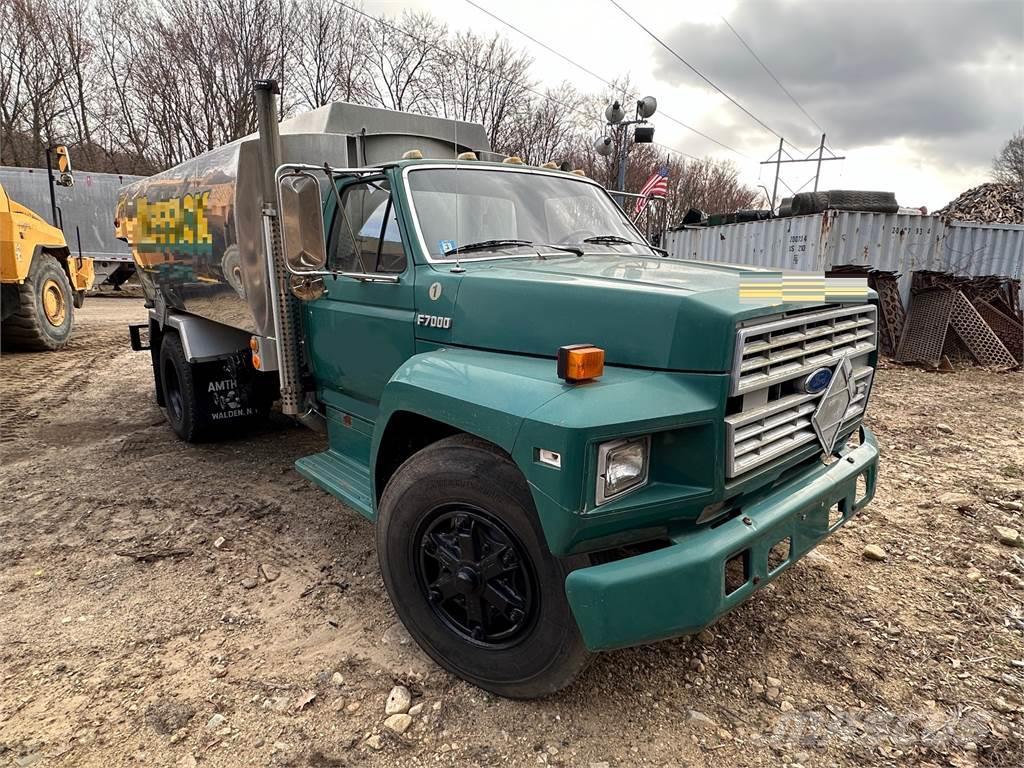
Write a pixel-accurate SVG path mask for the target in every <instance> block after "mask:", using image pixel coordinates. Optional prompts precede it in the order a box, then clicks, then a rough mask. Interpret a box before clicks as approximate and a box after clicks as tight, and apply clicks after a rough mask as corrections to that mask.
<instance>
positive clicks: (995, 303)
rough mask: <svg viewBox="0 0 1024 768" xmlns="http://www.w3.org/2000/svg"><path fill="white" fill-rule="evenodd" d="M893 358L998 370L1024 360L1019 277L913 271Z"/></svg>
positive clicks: (900, 360) (898, 360)
mask: <svg viewBox="0 0 1024 768" xmlns="http://www.w3.org/2000/svg"><path fill="white" fill-rule="evenodd" d="M879 298H880V300H881V302H880V303H881V305H882V318H883V321H882V323H881V326H882V334H881V335H882V338H883V351H884V349H885V348H884V340H885V330H884V329H885V326H886V324H887V322H888V320H887V318H886V309H885V304H886V302H885V299H883V298H882V291H879ZM896 298H897V300H898V298H899V296H898V293H897V296H896ZM889 342H890V343H891V337H890V339H889ZM894 357H895V359H896V361H897V362H901V363H921V364H923V365H927V366H929V367H931V368H942V369H946V370H948V369H951V368H952V367H953V363H954V362H960V363H963V362H974V363H976V364H978V365H982V366H986V367H991V368H999V369H1010V368H1017V367H1019V366H1020V365H1022V364H1024V319H1022V315H1021V310H1020V281H1019V280H1013V279H1011V278H1007V277H973V278H972V277H954V276H953V275H949V274H947V273H944V272H928V271H919V272H915V273H914V278H913V284H912V288H911V297H910V307H909V309H908V311H907V313H906V319H905V322H904V323H903V327H902V331H901V333H900V335H899V342H898V344H897V345H896V353H895V355H894Z"/></svg>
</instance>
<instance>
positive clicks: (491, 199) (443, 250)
mask: <svg viewBox="0 0 1024 768" xmlns="http://www.w3.org/2000/svg"><path fill="white" fill-rule="evenodd" d="M408 183H409V192H410V194H411V195H412V201H413V206H414V208H415V210H416V218H417V220H418V223H419V228H420V231H421V232H422V233H423V242H424V245H425V247H426V249H427V253H428V254H429V256H430V258H431V259H449V260H450V259H452V258H454V256H455V254H456V253H458V258H459V259H461V260H463V261H465V260H468V259H486V258H494V256H495V254H496V253H498V254H500V255H518V254H522V253H529V245H528V244H527V243H529V244H537V245H539V246H540V248H539V250H542V251H543V250H545V249H544V248H543V246H542V245H541V244H551V245H574V246H580V247H581V248H583V250H586V251H598V252H618V253H623V254H629V255H636V254H643V255H647V256H649V255H652V251H651V249H650V247H649V246H647V245H646V244H644V243H643V242H642V239H643V238H642V237H641V236H640V234H639V233H638V232H637V231H636V230H635V229H633V227H632V226H631V225H630V223H629V221H628V220H627V219H626V218H625V216H624V215H623V213H622V211H621V210H620V209H619V208H618V206H616V205H615V203H613V202H612V200H611V199H610V198H609V197H608V195H606V194H605V192H604V190H602V189H601V188H600V187H598V186H596V185H594V184H591V183H589V182H584V181H580V180H577V179H576V178H575V177H573V176H569V175H566V176H563V177H559V176H556V175H553V174H547V173H529V172H521V171H512V170H504V169H501V168H488V167H478V168H422V169H421V168H414V169H412V170H410V171H409V174H408ZM593 238H597V241H596V242H587V241H588V239H593ZM492 241H493V245H491V242H492ZM510 241H526V242H520V243H515V242H510ZM467 246H474V247H473V248H471V249H470V250H468V251H463V250H462V249H464V248H466V247H467ZM481 246H483V247H481Z"/></svg>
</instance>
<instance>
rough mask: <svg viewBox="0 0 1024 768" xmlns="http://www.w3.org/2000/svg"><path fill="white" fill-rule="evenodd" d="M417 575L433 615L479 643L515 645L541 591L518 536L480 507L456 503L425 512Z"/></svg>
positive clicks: (526, 628)
mask: <svg viewBox="0 0 1024 768" xmlns="http://www.w3.org/2000/svg"><path fill="white" fill-rule="evenodd" d="M414 549H415V555H416V562H417V577H418V580H419V582H420V586H421V588H422V589H423V592H424V595H425V596H426V599H427V602H428V603H429V605H430V607H431V609H432V610H433V611H434V614H435V615H436V616H437V617H438V618H439V619H440V620H441V621H442V622H443V623H444V624H445V625H446V626H447V627H448V628H449V629H451V630H452V631H453V632H454V633H455V634H457V635H459V636H460V637H462V638H463V639H464V640H467V641H468V642H470V643H473V644H475V645H480V646H484V647H488V648H504V647H508V646H511V645H515V644H516V643H517V642H519V641H520V640H522V639H523V638H524V637H525V636H526V635H527V634H529V631H530V629H532V627H533V625H534V623H535V620H536V616H537V610H538V607H539V606H538V603H539V595H538V594H537V589H536V578H535V577H534V572H533V566H532V563H531V562H530V560H529V558H528V557H527V556H526V555H525V550H524V548H523V546H522V544H521V543H520V542H519V540H518V539H517V538H516V536H515V534H513V533H512V532H511V531H510V530H509V529H508V528H507V527H506V526H504V525H502V524H501V523H500V522H499V521H498V520H496V519H495V518H494V517H492V516H491V515H489V514H487V513H486V512H485V511H483V510H482V509H479V508H477V507H474V506H471V505H468V504H456V505H448V506H444V507H440V508H438V509H435V510H434V511H433V512H432V513H431V514H429V515H427V517H426V519H425V521H424V523H423V524H422V525H421V526H420V530H419V533H418V535H417V536H416V537H415V540H414Z"/></svg>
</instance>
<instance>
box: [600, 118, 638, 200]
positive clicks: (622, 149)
mask: <svg viewBox="0 0 1024 768" xmlns="http://www.w3.org/2000/svg"><path fill="white" fill-rule="evenodd" d="M641 103H642V102H640V101H638V102H637V103H636V112H635V113H634V117H633V119H632V120H620V121H619V122H618V123H612V122H609V123H608V127H609V128H612V127H614V126H616V125H618V126H621V128H622V136H621V143H620V146H619V157H618V166H619V167H618V168H617V169H616V173H615V186H616V187H617V191H618V192H625V191H626V164H627V161H628V160H629V126H631V125H646V124H647V118H646V117H643V116H641V114H640V105H641ZM634 133H635V131H634ZM614 197H615V200H616V201H617V202H618V204H619V207H620V208H622V210H626V196H625V195H614Z"/></svg>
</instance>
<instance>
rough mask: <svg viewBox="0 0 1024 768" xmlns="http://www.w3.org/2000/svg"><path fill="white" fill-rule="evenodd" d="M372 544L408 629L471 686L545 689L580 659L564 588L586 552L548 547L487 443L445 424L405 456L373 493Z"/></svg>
mask: <svg viewBox="0 0 1024 768" xmlns="http://www.w3.org/2000/svg"><path fill="white" fill-rule="evenodd" d="M377 555H378V558H379V559H380V566H381V573H382V575H383V577H384V584H385V586H386V587H387V590H388V594H389V595H390V596H391V601H392V603H394V606H395V610H396V611H397V613H398V615H399V617H400V618H401V620H402V622H403V623H404V624H405V626H406V627H407V628H408V630H409V633H410V634H411V635H412V636H413V637H414V638H415V639H416V641H417V642H418V643H419V645H420V646H421V647H422V648H423V650H424V651H426V652H427V653H428V654H429V655H430V656H431V657H432V658H433V659H434V660H435V661H437V663H438V664H440V665H442V666H443V667H445V668H446V669H448V670H450V671H451V672H453V673H454V674H456V675H458V676H459V677H462V678H464V679H465V680H468V681H469V682H471V683H473V684H474V685H477V686H479V687H481V688H485V689H487V690H489V691H493V692H494V693H497V694H499V695H502V696H509V697H512V698H536V697H540V696H545V695H548V694H551V693H554V692H555V691H557V690H559V689H560V688H563V687H565V686H566V685H568V684H569V683H570V682H572V680H573V679H574V678H575V677H576V675H578V674H579V672H580V671H581V670H582V669H583V668H584V667H585V666H586V664H587V662H588V661H589V659H590V658H591V654H590V653H589V652H588V651H587V649H586V647H585V646H584V644H583V639H582V638H581V637H580V633H579V629H578V628H577V626H576V621H575V619H574V618H573V616H572V612H571V610H570V608H569V603H568V601H567V599H566V596H565V577H566V575H567V574H568V572H569V571H570V570H571V569H572V568H573V567H578V566H580V565H586V564H588V563H589V561H588V560H587V558H586V557H576V558H571V559H569V560H559V559H558V558H556V557H554V556H553V555H552V554H551V553H550V552H549V551H548V549H547V546H546V544H545V543H544V537H543V533H542V532H541V529H540V525H539V523H538V521H537V517H536V512H535V510H534V507H533V500H532V498H531V496H530V491H529V488H528V487H527V485H526V481H525V479H524V478H523V476H522V474H521V473H520V472H519V469H518V468H517V467H516V466H515V464H514V463H513V462H512V460H511V459H510V458H509V457H508V455H507V454H505V453H504V452H502V451H501V450H499V449H498V448H496V447H495V446H493V445H491V444H489V443H486V442H484V441H482V440H478V439H477V438H474V437H470V436H468V435H456V436H454V437H450V438H446V439H444V440H441V441H439V442H437V443H434V444H433V445H430V446H428V447H427V448H424V449H423V450H422V451H420V452H419V453H417V454H415V455H414V456H413V457H412V458H410V459H409V460H408V461H406V462H405V464H403V465H402V466H401V467H400V468H399V469H398V471H397V472H396V473H395V475H394V476H393V477H392V479H391V481H390V482H389V483H388V485H387V488H386V489H385V490H384V494H383V496H382V498H381V502H380V505H379V514H378V518H377Z"/></svg>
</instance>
